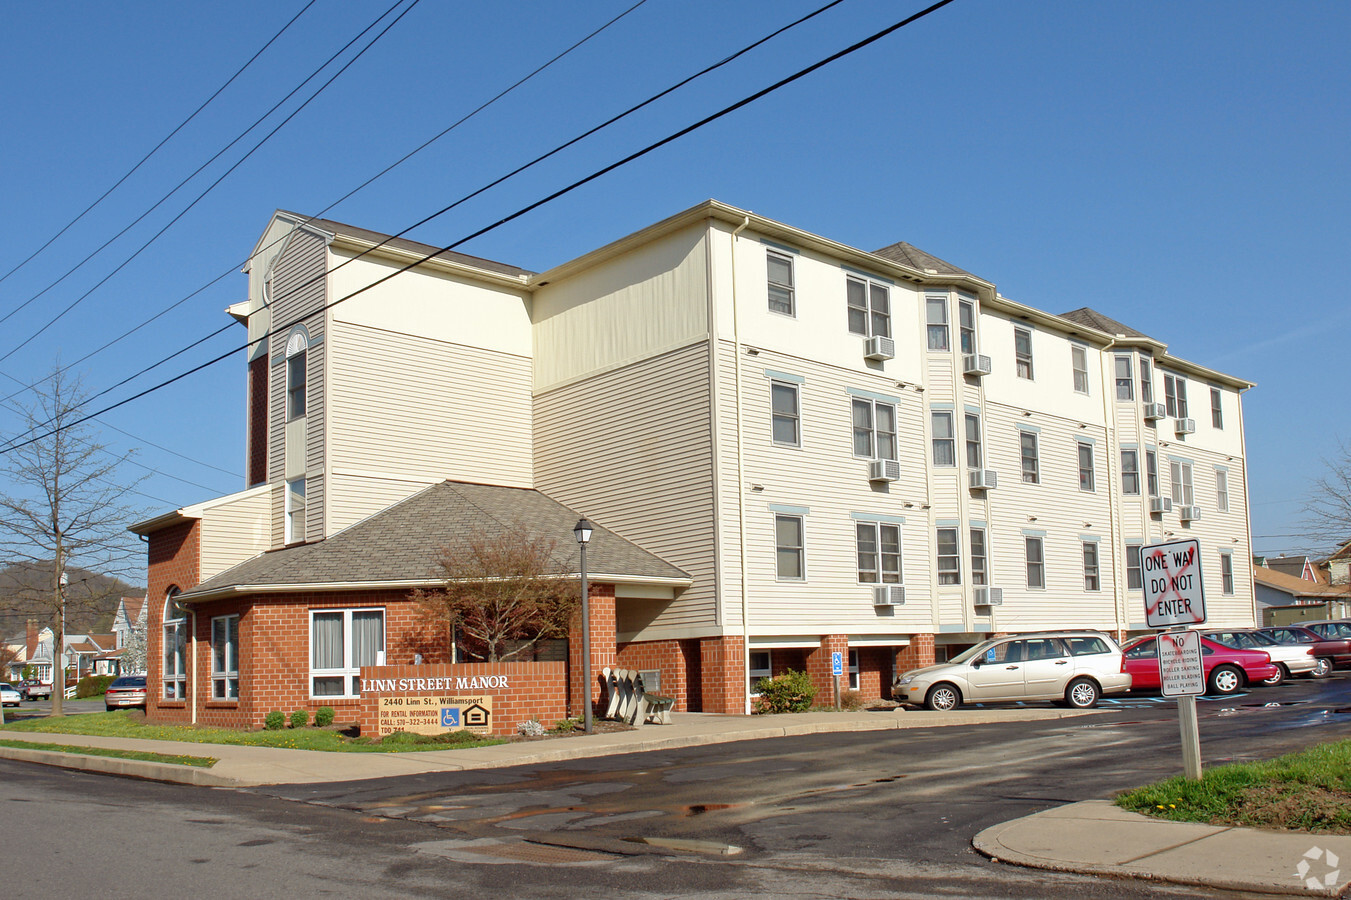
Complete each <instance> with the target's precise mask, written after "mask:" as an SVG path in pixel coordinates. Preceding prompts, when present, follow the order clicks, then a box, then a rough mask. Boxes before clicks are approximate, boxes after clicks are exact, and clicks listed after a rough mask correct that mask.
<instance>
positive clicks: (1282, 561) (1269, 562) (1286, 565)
mask: <svg viewBox="0 0 1351 900" xmlns="http://www.w3.org/2000/svg"><path fill="white" fill-rule="evenodd" d="M1261 564H1262V565H1264V566H1266V567H1267V568H1268V569H1270V570H1271V571H1273V572H1280V573H1281V574H1283V575H1289V576H1291V577H1292V578H1300V579H1303V580H1304V581H1313V582H1317V583H1322V584H1326V583H1327V580H1326V578H1325V577H1321V576H1320V573H1319V571H1318V569H1317V568H1316V567H1315V566H1314V564H1313V562H1312V561H1311V560H1310V559H1309V557H1307V556H1267V557H1264V558H1263V562H1262V563H1261Z"/></svg>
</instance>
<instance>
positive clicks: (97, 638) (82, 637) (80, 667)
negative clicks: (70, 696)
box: [11, 627, 114, 682]
mask: <svg viewBox="0 0 1351 900" xmlns="http://www.w3.org/2000/svg"><path fill="white" fill-rule="evenodd" d="M29 632H30V637H29V640H28V642H27V643H28V647H29V648H30V649H29V650H28V652H27V653H26V659H25V660H24V661H23V663H22V664H20V665H19V669H20V671H22V669H23V668H24V667H26V666H32V668H33V672H34V676H35V677H36V678H37V679H38V680H39V681H44V682H50V681H51V680H52V635H53V631H52V629H51V628H50V627H48V628H43V629H41V630H35V629H34V628H32V627H30V628H29ZM113 640H114V638H113V635H111V634H74V633H71V634H66V635H65V636H64V638H63V640H62V645H63V650H62V653H61V665H62V667H63V668H64V669H65V670H66V671H67V672H69V673H71V674H72V675H75V676H76V677H78V676H80V675H90V674H103V673H100V672H98V671H96V668H95V665H94V661H95V658H96V657H99V656H101V655H102V654H105V653H107V652H108V651H110V650H112V649H113ZM11 668H12V667H11Z"/></svg>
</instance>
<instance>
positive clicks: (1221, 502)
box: [1215, 469, 1229, 512]
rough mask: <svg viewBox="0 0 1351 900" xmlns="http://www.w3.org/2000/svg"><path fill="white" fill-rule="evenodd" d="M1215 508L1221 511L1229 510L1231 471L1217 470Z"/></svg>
mask: <svg viewBox="0 0 1351 900" xmlns="http://www.w3.org/2000/svg"><path fill="white" fill-rule="evenodd" d="M1215 508H1216V509H1217V510H1219V511H1220V512H1229V472H1228V471H1226V470H1224V469H1216V470H1215Z"/></svg>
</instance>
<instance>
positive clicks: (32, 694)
mask: <svg viewBox="0 0 1351 900" xmlns="http://www.w3.org/2000/svg"><path fill="white" fill-rule="evenodd" d="M19 693H21V694H23V699H25V700H50V699H52V685H51V682H47V683H46V684H44V683H42V682H41V681H38V680H36V679H30V680H28V681H23V682H20V683H19Z"/></svg>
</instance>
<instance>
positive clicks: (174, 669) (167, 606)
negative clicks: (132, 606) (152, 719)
mask: <svg viewBox="0 0 1351 900" xmlns="http://www.w3.org/2000/svg"><path fill="white" fill-rule="evenodd" d="M179 593H180V591H179V590H178V588H176V587H171V588H169V590H168V591H166V592H165V595H164V646H163V651H164V670H163V671H162V672H161V673H160V677H161V680H162V681H163V683H164V693H163V695H162V696H163V697H164V699H165V700H186V699H187V698H188V668H187V657H188V611H187V610H186V609H185V608H184V607H183V606H181V605H180V604H179V602H178V595H179Z"/></svg>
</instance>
